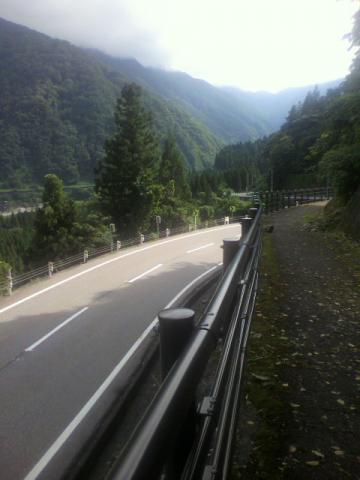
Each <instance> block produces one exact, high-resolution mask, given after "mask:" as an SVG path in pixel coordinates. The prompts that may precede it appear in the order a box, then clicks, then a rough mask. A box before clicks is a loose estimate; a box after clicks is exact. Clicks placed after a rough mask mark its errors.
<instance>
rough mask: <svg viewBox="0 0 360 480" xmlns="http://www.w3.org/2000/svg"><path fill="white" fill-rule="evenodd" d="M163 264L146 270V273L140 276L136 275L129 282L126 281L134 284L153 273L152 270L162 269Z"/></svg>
mask: <svg viewBox="0 0 360 480" xmlns="http://www.w3.org/2000/svg"><path fill="white" fill-rule="evenodd" d="M162 266H163V264H162V263H159V264H158V265H155V267H153V268H150V269H149V270H146V272H144V273H142V274H141V275H138V276H137V277H134V278H132V279H131V280H129V281H128V283H134V282H136V280H140V278H143V277H146V275H148V274H149V273H151V272H153V271H154V270H157V269H158V268H160V267H162Z"/></svg>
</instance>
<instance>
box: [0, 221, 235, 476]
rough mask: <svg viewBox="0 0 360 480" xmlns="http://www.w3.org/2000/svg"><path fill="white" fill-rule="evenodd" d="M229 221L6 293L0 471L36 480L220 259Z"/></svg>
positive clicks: (0, 316) (0, 304) (0, 348)
mask: <svg viewBox="0 0 360 480" xmlns="http://www.w3.org/2000/svg"><path fill="white" fill-rule="evenodd" d="M240 233H241V227H240V225H239V224H232V225H224V226H222V227H216V228H212V229H208V230H201V231H198V232H193V233H189V234H185V235H180V236H176V237H172V238H168V239H166V240H160V241H156V242H153V243H150V244H144V245H142V246H138V247H134V248H131V249H127V250H124V251H123V252H121V251H120V252H118V253H116V254H110V255H107V256H103V257H101V258H98V259H96V260H94V261H92V262H90V263H88V264H86V265H80V266H77V267H74V268H71V269H68V270H66V271H63V272H60V273H57V274H56V275H55V276H54V277H53V278H52V279H49V280H43V281H39V282H37V283H36V284H33V285H31V286H27V287H24V288H22V289H20V290H18V291H16V292H15V293H14V295H13V296H12V297H7V298H1V299H0V392H1V393H0V445H1V446H0V471H1V479H2V480H18V479H24V478H26V480H35V479H37V478H39V476H40V474H41V472H42V471H43V469H44V468H45V467H46V465H47V464H48V463H49V462H50V461H51V460H52V458H53V457H54V456H55V455H56V453H57V451H58V450H59V449H60V448H61V446H62V445H63V444H64V443H65V442H66V441H68V439H69V438H70V437H71V435H73V434H74V432H76V428H77V427H78V425H79V424H80V423H81V422H83V421H84V420H85V418H86V416H87V415H91V412H92V410H93V409H94V406H96V402H97V401H98V399H99V398H100V397H101V395H102V394H103V392H104V391H105V390H108V391H109V390H110V391H111V386H112V380H113V378H115V376H116V375H119V374H121V370H122V368H123V366H124V364H125V363H126V360H127V358H128V356H129V353H128V352H129V349H131V346H132V345H133V344H134V343H135V342H136V340H137V339H138V338H139V336H140V335H141V334H142V332H143V331H144V330H145V329H146V328H147V327H149V325H150V324H151V322H152V321H153V319H154V317H156V315H157V313H158V312H159V310H161V309H162V308H164V307H165V306H166V305H167V304H169V302H170V301H171V300H172V299H173V298H174V297H175V296H176V295H177V294H178V293H179V292H180V291H181V290H182V289H183V288H184V287H185V286H186V285H188V284H189V283H190V282H191V281H192V280H194V279H195V278H196V277H198V276H199V275H201V274H203V273H204V272H206V271H208V270H209V269H211V268H214V267H215V266H216V265H218V264H219V262H221V260H222V250H221V249H220V246H221V245H222V240H223V238H225V237H234V236H237V235H240Z"/></svg>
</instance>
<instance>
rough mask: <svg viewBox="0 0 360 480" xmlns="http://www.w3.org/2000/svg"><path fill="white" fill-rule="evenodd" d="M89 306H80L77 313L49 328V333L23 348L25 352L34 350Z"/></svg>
mask: <svg viewBox="0 0 360 480" xmlns="http://www.w3.org/2000/svg"><path fill="white" fill-rule="evenodd" d="M88 308H89V307H84V308H82V309H81V310H79V311H78V312H77V313H74V315H72V316H71V317H69V318H68V319H67V320H65V321H64V322H63V323H60V325H58V326H57V327H55V328H54V329H53V330H51V331H50V332H49V333H47V334H46V335H44V336H43V337H41V338H40V339H39V340H38V341H37V342H35V343H33V344H32V345H30V347H28V348H26V349H25V352H32V351H33V350H35V348H36V347H38V346H39V345H40V344H41V343H43V342H45V340H47V339H48V338H49V337H51V336H52V335H54V333H56V332H57V331H58V330H60V328H63V327H65V325H67V324H68V323H70V322H71V321H72V320H74V319H75V318H76V317H78V316H79V315H81V314H82V313H84V312H85V311H86V310H87V309H88Z"/></svg>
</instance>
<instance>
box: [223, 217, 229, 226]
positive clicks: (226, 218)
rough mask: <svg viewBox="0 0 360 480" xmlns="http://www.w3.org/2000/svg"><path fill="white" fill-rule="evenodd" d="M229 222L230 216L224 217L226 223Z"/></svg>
mask: <svg viewBox="0 0 360 480" xmlns="http://www.w3.org/2000/svg"><path fill="white" fill-rule="evenodd" d="M229 223H230V221H229V217H224V225H228V224H229Z"/></svg>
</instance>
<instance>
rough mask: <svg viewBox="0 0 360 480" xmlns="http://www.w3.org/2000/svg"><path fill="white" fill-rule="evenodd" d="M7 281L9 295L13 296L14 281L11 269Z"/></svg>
mask: <svg viewBox="0 0 360 480" xmlns="http://www.w3.org/2000/svg"><path fill="white" fill-rule="evenodd" d="M6 280H7V293H8V295H11V294H12V289H13V279H12V274H11V268H9V270H8V272H7V275H6Z"/></svg>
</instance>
